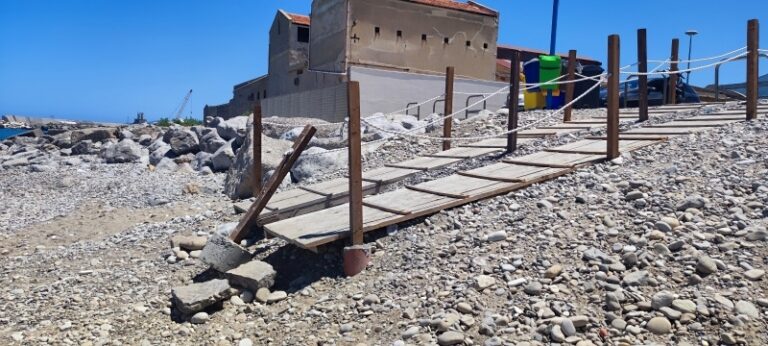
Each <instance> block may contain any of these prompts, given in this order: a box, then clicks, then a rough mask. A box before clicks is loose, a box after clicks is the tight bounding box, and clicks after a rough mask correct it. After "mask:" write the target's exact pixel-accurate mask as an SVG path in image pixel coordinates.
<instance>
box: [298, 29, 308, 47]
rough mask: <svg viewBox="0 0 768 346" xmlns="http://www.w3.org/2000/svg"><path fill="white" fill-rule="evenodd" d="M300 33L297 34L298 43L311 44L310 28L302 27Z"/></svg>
mask: <svg viewBox="0 0 768 346" xmlns="http://www.w3.org/2000/svg"><path fill="white" fill-rule="evenodd" d="M298 29H299V30H298V32H297V34H296V36H297V37H296V41H299V42H305V43H306V42H309V28H306V27H302V26H300V27H299V28H298Z"/></svg>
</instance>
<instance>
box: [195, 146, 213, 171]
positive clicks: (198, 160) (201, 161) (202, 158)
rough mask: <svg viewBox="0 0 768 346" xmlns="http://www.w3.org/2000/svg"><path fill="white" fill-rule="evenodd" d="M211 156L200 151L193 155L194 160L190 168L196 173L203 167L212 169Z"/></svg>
mask: <svg viewBox="0 0 768 346" xmlns="http://www.w3.org/2000/svg"><path fill="white" fill-rule="evenodd" d="M211 156H213V155H211V154H209V153H206V152H204V151H201V152H199V153H197V154H195V159H194V160H193V161H192V168H194V169H195V170H196V171H199V170H202V169H203V168H205V167H208V168H210V167H213V161H212V160H211Z"/></svg>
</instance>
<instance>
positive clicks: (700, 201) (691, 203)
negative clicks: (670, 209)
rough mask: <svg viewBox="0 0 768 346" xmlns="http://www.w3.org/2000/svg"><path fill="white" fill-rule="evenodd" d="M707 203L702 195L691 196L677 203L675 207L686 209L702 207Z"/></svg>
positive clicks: (681, 209)
mask: <svg viewBox="0 0 768 346" xmlns="http://www.w3.org/2000/svg"><path fill="white" fill-rule="evenodd" d="M706 204H707V200H706V199H705V198H704V197H701V196H698V195H696V196H690V197H687V198H686V199H684V200H682V201H680V202H679V203H677V205H675V209H677V210H680V211H685V210H688V209H691V208H695V209H702V208H704V206H705V205H706Z"/></svg>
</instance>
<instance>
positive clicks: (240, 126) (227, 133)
mask: <svg viewBox="0 0 768 346" xmlns="http://www.w3.org/2000/svg"><path fill="white" fill-rule="evenodd" d="M249 123H250V117H249V116H239V117H234V118H231V119H227V120H220V121H219V122H218V124H216V132H217V133H218V134H219V136H220V137H221V138H223V139H224V140H226V141H229V140H232V139H235V138H238V137H241V138H242V137H245V134H246V131H248V128H249Z"/></svg>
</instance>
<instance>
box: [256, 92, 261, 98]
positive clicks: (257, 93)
mask: <svg viewBox="0 0 768 346" xmlns="http://www.w3.org/2000/svg"><path fill="white" fill-rule="evenodd" d="M256 99H257V100H261V93H260V92H258V91H257V92H256Z"/></svg>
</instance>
